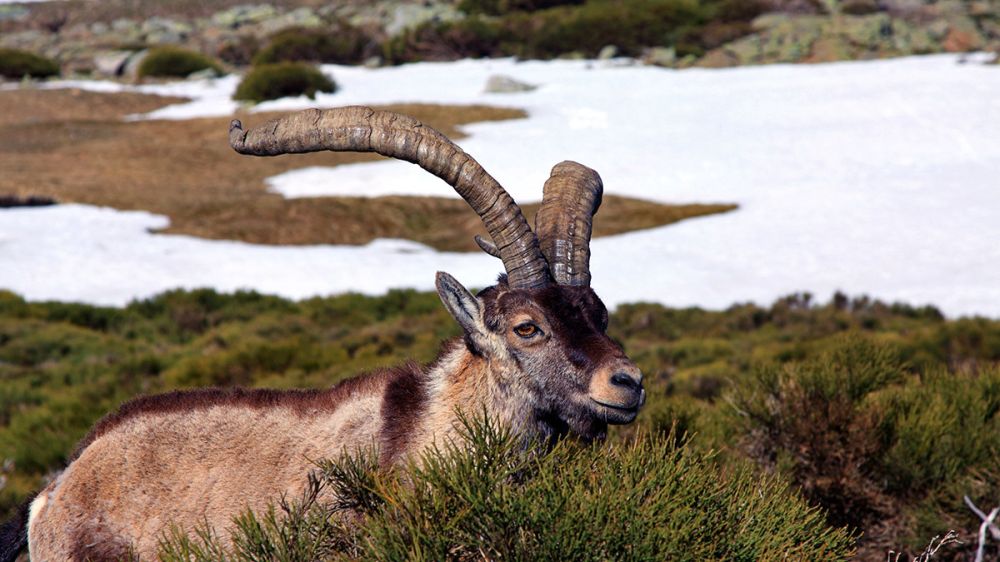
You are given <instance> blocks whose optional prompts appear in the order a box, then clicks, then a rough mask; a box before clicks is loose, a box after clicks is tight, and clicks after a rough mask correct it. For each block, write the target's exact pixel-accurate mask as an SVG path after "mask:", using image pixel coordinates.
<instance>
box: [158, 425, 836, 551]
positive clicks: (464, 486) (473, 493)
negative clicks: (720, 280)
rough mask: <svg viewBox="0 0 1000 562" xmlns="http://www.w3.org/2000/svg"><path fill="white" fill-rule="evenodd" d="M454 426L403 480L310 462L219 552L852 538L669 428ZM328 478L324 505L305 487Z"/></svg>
mask: <svg viewBox="0 0 1000 562" xmlns="http://www.w3.org/2000/svg"><path fill="white" fill-rule="evenodd" d="M466 434H467V438H468V442H467V444H463V446H461V447H454V446H449V447H446V448H445V449H444V450H435V451H431V452H428V453H427V454H425V455H424V456H423V457H422V458H421V459H420V461H419V462H418V463H415V464H413V465H411V466H410V467H409V469H408V471H407V475H406V476H405V478H403V479H402V480H400V479H398V478H397V477H395V476H393V475H390V474H385V473H382V472H379V471H378V469H377V467H376V466H375V463H374V462H373V460H372V459H371V457H370V456H368V457H365V456H362V457H361V458H360V459H345V460H342V461H338V462H329V461H327V462H323V463H321V466H322V470H321V475H320V476H319V477H317V478H315V479H314V480H313V482H312V483H311V485H310V486H309V487H308V491H307V493H306V494H305V495H304V498H303V499H301V500H299V501H297V502H289V501H284V502H281V503H279V507H278V508H277V509H272V510H271V511H269V512H267V513H264V514H259V515H255V514H249V513H248V514H245V515H244V516H242V517H240V518H238V519H237V520H236V521H235V525H234V528H235V533H234V535H233V543H234V545H235V548H234V550H235V551H236V554H234V555H232V556H231V557H229V558H227V559H228V560H262V559H267V560H315V559H319V557H326V558H330V557H334V556H338V555H339V556H340V557H343V558H345V559H360V560H483V559H488V560H582V561H586V560H594V561H599V560H601V561H602V560H748V561H749V560H772V559H795V560H842V559H845V558H847V557H848V556H849V555H850V553H851V552H852V550H853V541H854V539H853V537H852V536H851V535H850V534H849V533H848V532H847V531H845V530H843V529H835V528H831V527H828V526H827V525H826V523H825V522H824V518H823V515H822V514H821V513H820V512H818V511H817V510H815V509H813V508H809V507H808V506H807V505H806V504H805V503H804V502H803V501H802V500H801V499H800V498H799V497H798V496H797V495H796V494H795V493H794V492H792V491H791V490H790V489H789V488H788V486H787V484H784V483H782V482H781V481H779V480H777V479H774V478H768V477H764V478H761V477H760V476H759V474H757V473H756V472H755V471H754V470H753V469H752V468H750V467H748V466H746V465H739V466H734V467H731V468H729V469H726V470H722V469H720V468H719V467H718V466H716V465H715V464H714V462H713V461H712V459H711V458H710V457H706V456H705V455H703V454H700V453H697V452H695V451H693V450H692V449H690V448H689V447H688V446H687V445H685V444H683V443H681V444H678V443H677V442H676V439H674V438H673V436H672V435H650V434H647V433H643V434H641V435H638V436H636V438H635V439H633V440H631V441H629V442H627V443H621V444H617V445H610V446H582V445H578V444H575V443H572V442H563V443H561V444H559V445H558V446H556V447H555V448H554V449H552V450H551V451H549V452H547V453H541V454H534V455H532V454H526V453H524V452H523V451H524V447H523V446H524V444H523V443H521V442H520V441H519V440H518V439H515V438H514V437H512V436H511V435H510V434H509V433H507V432H505V431H504V430H502V429H500V428H498V427H496V426H495V425H493V424H490V423H488V422H467V425H466ZM327 491H332V492H334V493H335V494H336V496H337V499H336V501H335V502H334V503H333V504H332V505H331V504H324V503H323V502H322V500H321V499H317V498H323V497H324V492H327ZM276 513H277V515H276ZM345 518H349V524H345ZM219 545H220V540H219V537H218V535H217V534H215V532H214V531H210V530H202V532H201V533H199V537H196V538H194V539H190V538H185V537H183V536H181V535H180V534H179V533H174V535H173V536H172V537H168V539H167V540H166V541H164V543H163V547H162V548H163V550H162V555H161V556H162V558H161V559H163V560H165V561H173V560H185V561H189V560H206V561H207V560H214V559H218V556H220V554H221V548H220V546H219Z"/></svg>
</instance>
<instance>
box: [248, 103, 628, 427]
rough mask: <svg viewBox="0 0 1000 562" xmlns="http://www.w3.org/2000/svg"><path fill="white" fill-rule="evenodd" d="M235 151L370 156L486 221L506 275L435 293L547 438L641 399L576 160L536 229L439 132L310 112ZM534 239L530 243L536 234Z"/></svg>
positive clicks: (345, 113)
mask: <svg viewBox="0 0 1000 562" xmlns="http://www.w3.org/2000/svg"><path fill="white" fill-rule="evenodd" d="M230 143H231V144H232V146H233V148H234V149H236V150H237V151H238V152H241V153H244V154H254V155H258V156H274V155H279V154H287V153H301V152H314V151H320V150H335V151H361V152H376V153H379V154H382V155H385V156H390V157H394V158H399V159H402V160H406V161H408V162H412V163H415V164H418V165H419V166H421V167H422V168H424V169H425V170H427V171H429V172H431V173H433V174H435V175H436V176H438V177H440V178H442V179H443V180H445V181H446V182H448V184H450V185H451V186H452V187H454V188H455V190H456V191H457V192H458V193H459V194H460V195H461V196H462V197H463V198H464V199H465V200H466V201H467V202H468V203H469V205H471V206H472V208H473V209H474V210H475V211H476V212H477V213H478V214H479V216H480V217H481V218H482V220H483V223H484V225H485V227H486V230H487V232H489V234H490V237H491V238H492V242H489V241H486V240H484V239H482V238H479V237H477V238H476V241H477V242H478V243H479V245H480V247H481V248H482V249H483V250H484V251H486V252H487V253H489V254H491V255H493V256H495V257H497V258H499V259H500V260H502V261H503V264H504V268H505V269H506V275H504V276H501V278H500V281H499V282H498V283H497V284H496V285H494V286H492V287H489V288H487V289H485V290H483V291H482V292H480V293H479V295H478V296H476V295H473V294H472V293H471V292H470V291H469V290H467V289H466V288H465V287H463V286H462V285H461V283H459V282H458V281H457V280H455V279H454V278H453V277H452V276H451V275H448V274H447V273H439V274H438V277H437V289H438V293H439V294H440V296H441V299H442V301H443V302H444V304H445V307H446V308H447V309H448V311H449V312H450V313H451V315H452V316H453V317H454V318H455V320H456V321H457V322H458V324H459V325H460V326H461V327H462V329H463V331H464V332H465V343H466V346H467V347H468V349H469V351H470V352H471V353H472V354H473V355H476V356H478V357H482V358H484V359H485V360H486V362H487V364H488V365H489V376H490V377H492V381H491V384H493V385H494V386H497V387H499V388H502V389H503V390H502V391H503V392H504V393H506V394H507V395H510V396H513V397H516V399H517V403H518V404H520V405H521V406H524V407H526V408H527V409H529V410H530V411H529V412H527V413H529V414H530V418H531V419H530V420H522V421H530V422H533V423H537V424H538V429H540V430H541V431H542V432H543V433H545V434H550V435H551V434H562V433H567V432H569V433H573V434H576V435H579V436H582V437H584V438H595V437H600V436H602V435H603V434H604V433H605V431H606V428H607V425H608V424H609V423H610V424H622V423H629V422H631V421H632V420H634V419H635V417H636V415H637V413H638V411H639V408H640V407H641V406H642V404H643V402H644V401H645V392H644V390H643V388H642V374H641V373H640V372H639V369H638V368H637V367H636V366H635V365H634V364H633V363H632V362H631V361H630V360H629V359H628V357H626V355H625V353H624V352H623V351H622V349H621V347H620V346H619V345H618V344H617V343H615V342H614V341H613V340H612V339H611V338H610V337H608V335H607V333H606V330H607V324H608V311H607V308H605V306H604V304H603V303H602V302H601V299H600V298H598V296H597V294H596V293H594V291H593V290H592V289H591V288H590V269H589V263H590V237H591V224H592V218H593V215H594V213H596V212H597V209H598V207H599V206H600V204H601V194H602V191H603V185H602V183H601V179H600V177H599V176H598V175H597V173H596V172H594V171H593V170H591V169H589V168H587V167H585V166H582V165H580V164H577V163H575V162H562V163H560V164H558V165H556V166H555V168H553V170H552V175H551V177H550V178H549V180H548V181H547V182H546V183H545V188H544V196H543V201H542V206H541V209H540V210H539V212H538V215H537V217H536V229H535V231H533V230H532V229H531V227H530V226H529V225H528V222H527V220H526V219H525V218H524V215H523V214H522V213H521V210H520V208H519V207H518V206H517V204H516V203H514V201H513V199H511V197H510V195H508V194H507V192H506V191H505V190H504V189H503V187H501V186H500V184H499V183H498V182H497V181H496V180H495V179H494V178H493V177H491V176H490V175H489V174H488V173H486V171H485V170H484V169H483V168H482V167H481V166H480V165H479V163H478V162H476V161H475V160H474V159H473V158H472V157H471V156H469V155H468V154H466V153H465V152H463V151H462V149H460V148H459V147H458V146H456V145H455V144H453V143H452V142H451V141H449V140H448V139H447V138H445V137H444V136H443V135H441V134H440V133H438V132H437V131H435V130H433V129H431V128H429V127H426V126H424V125H423V124H421V123H420V122H418V121H416V120H414V119H412V118H410V117H406V116H403V115H399V114H395V113H390V112H384V111H376V110H373V109H371V108H367V107H347V108H341V109H334V110H327V111H319V110H308V111H304V112H301V113H297V114H294V115H290V116H288V117H285V118H282V119H279V120H276V121H272V122H269V123H267V124H264V125H261V126H260V127H256V128H254V129H252V130H250V131H244V130H243V129H242V126H241V124H240V123H239V121H234V122H233V123H232V125H231V127H230ZM536 232H537V236H536Z"/></svg>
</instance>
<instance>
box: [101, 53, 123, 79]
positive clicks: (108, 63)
mask: <svg viewBox="0 0 1000 562" xmlns="http://www.w3.org/2000/svg"><path fill="white" fill-rule="evenodd" d="M131 57H132V51H103V52H98V53H96V54H95V55H94V71H95V72H97V73H98V74H101V75H103V76H111V77H114V76H121V75H122V72H123V70H124V69H125V63H127V62H128V60H129V59H130V58H131Z"/></svg>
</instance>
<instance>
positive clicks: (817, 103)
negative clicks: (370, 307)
mask: <svg viewBox="0 0 1000 562" xmlns="http://www.w3.org/2000/svg"><path fill="white" fill-rule="evenodd" d="M956 61H957V59H956V57H954V56H932V57H919V58H908V59H896V60H889V61H874V62H856V63H838V64H828V65H812V66H807V65H799V66H785V65H776V66H766V67H744V68H738V69H730V70H686V71H670V70H663V69H657V68H648V67H638V66H636V67H621V66H614V65H609V66H602V65H600V64H597V63H592V62H581V61H553V62H525V63H516V62H514V61H511V60H492V61H460V62H456V63H443V64H442V63H437V64H432V63H422V64H414V65H407V66H402V67H397V68H386V69H378V70H370V69H364V68H349V67H337V66H327V67H324V68H325V70H326V71H327V72H330V73H331V74H333V75H334V77H335V78H336V80H337V81H338V83H339V84H340V85H341V91H340V92H338V93H336V94H332V95H319V96H317V99H316V100H315V101H311V100H308V99H305V98H299V99H284V100H278V101H275V102H269V103H265V104H261V105H260V106H258V107H257V108H255V111H267V110H275V109H295V108H302V107H312V106H320V107H324V106H337V105H348V104H385V103H395V102H423V103H461V104H471V103H480V104H491V105H504V106H510V107H521V108H524V109H525V110H527V112H528V113H529V115H530V116H529V118H527V119H522V120H514V121H504V122H497V123H479V124H474V125H469V126H466V127H465V128H464V130H465V131H466V132H468V133H469V134H470V137H469V138H466V139H463V140H462V141H460V144H461V145H462V147H463V148H465V149H466V150H467V151H468V152H469V153H471V154H473V155H474V156H475V157H476V158H477V159H479V160H480V162H482V163H483V165H484V166H485V167H486V168H487V170H489V171H490V172H491V173H493V174H494V175H495V176H496V177H497V179H498V180H500V182H501V183H502V184H504V185H505V186H506V187H507V189H508V190H509V191H510V192H511V193H512V195H514V197H515V198H517V199H518V200H521V201H528V200H537V199H539V198H540V196H541V186H542V183H543V182H544V180H545V178H546V177H547V175H548V171H549V169H550V168H551V166H552V165H553V164H555V163H556V162H558V161H560V160H563V159H573V160H578V161H580V162H583V163H585V164H587V165H589V166H591V167H593V168H595V169H597V170H598V171H599V172H600V173H601V175H602V177H603V178H604V182H605V189H606V192H607V193H610V194H616V195H629V196H635V197H642V198H646V199H652V200H657V201H664V202H736V203H739V204H740V209H739V210H738V211H736V212H733V213H728V214H725V215H718V216H712V217H705V218H701V219H695V220H689V221H685V222H683V223H680V224H677V225H673V226H668V227H663V228H658V229H652V230H647V231H643V232H634V233H630V234H626V235H621V236H615V237H609V238H602V239H598V240H595V241H594V243H593V255H594V258H593V260H594V263H593V267H592V269H593V272H594V286H595V289H596V290H597V291H598V293H599V294H601V296H602V297H603V298H604V299H605V300H606V301H607V302H608V304H612V305H614V304H620V303H624V302H634V301H639V300H652V301H658V302H662V303H665V304H669V305H701V306H706V307H712V308H719V307H724V306H727V305H729V304H731V303H733V302H737V301H747V300H753V301H757V302H759V303H765V304H766V303H769V302H771V301H772V300H774V299H775V298H777V297H779V296H782V295H784V294H788V293H790V292H793V291H801V290H807V291H811V292H813V293H815V294H817V295H819V296H820V297H822V298H826V297H828V296H829V295H830V294H831V293H832V292H833V291H835V290H838V289H839V290H843V291H845V292H847V293H849V294H859V293H868V294H871V295H873V296H876V297H878V298H882V299H888V300H903V301H908V302H911V303H915V304H922V303H933V304H935V305H937V306H939V307H940V308H941V309H942V310H944V311H945V312H946V313H947V314H949V315H953V316H954V315H965V314H985V315H990V316H1000V143H997V142H996V132H997V131H998V130H1000V98H998V97H997V96H996V92H998V91H1000V68H998V67H986V66H982V65H979V64H964V65H960V64H957V62H956ZM492 74H505V75H508V76H511V77H513V78H514V79H516V80H519V81H523V82H528V83H532V84H538V85H540V87H539V88H538V89H537V90H535V91H532V92H526V93H517V94H484V93H482V87H483V85H484V84H485V83H486V80H487V78H488V77H489V76H490V75H492ZM236 81H237V80H236V78H235V77H229V78H223V79H219V80H212V81H200V82H183V83H177V84H167V85H155V86H140V87H127V88H126V87H122V86H118V85H109V84H107V83H96V82H94V83H72V84H71V85H72V86H75V87H86V88H89V89H114V88H125V89H130V90H138V91H145V92H150V93H162V94H168V95H184V96H190V97H193V98H194V101H192V102H190V103H183V104H178V105H174V106H169V107H166V108H162V109H160V110H157V111H155V112H153V113H151V114H147V115H145V116H136V118H191V117H197V116H209V115H229V114H231V113H232V111H233V110H234V108H235V107H236V105H235V104H234V103H233V102H231V101H230V100H229V95H230V94H231V92H232V90H233V88H235V85H236ZM68 84H69V83H65V82H63V83H55V84H54V85H53V87H61V86H66V85H68ZM269 181H270V185H271V189H273V190H275V191H278V192H280V193H283V194H285V195H286V196H288V197H295V196H314V195H324V194H326V195H355V194H362V195H370V196H375V195H383V194H388V193H403V194H429V195H442V196H454V194H453V192H452V191H451V190H450V188H448V187H447V185H445V184H444V183H443V182H441V181H440V180H438V179H436V178H434V177H433V176H430V175H429V174H427V173H426V172H423V171H422V170H420V169H419V168H417V167H415V166H412V165H410V164H405V163H400V162H379V163H373V164H358V165H351V166H343V167H340V168H336V169H324V168H309V169H303V170H296V171H293V172H289V173H287V174H282V175H281V176H277V177H274V178H271V180H269ZM470 212H471V211H470ZM162 224H163V219H162V218H161V217H155V216H153V215H149V214H146V213H120V212H115V211H109V210H105V209H95V208H90V207H82V206H64V207H56V208H48V209H20V210H11V211H3V212H0V263H4V264H8V266H7V267H4V268H3V269H0V286H4V287H9V288H12V289H14V290H16V291H18V292H20V293H23V294H25V295H27V296H28V297H29V298H33V299H70V300H80V301H88V302H100V303H108V304H121V303H124V302H126V301H127V300H129V299H131V298H135V297H140V296H147V295H150V294H153V293H155V292H158V291H161V290H163V289H167V288H170V287H176V286H184V287H193V286H213V287H216V288H219V289H223V290H231V289H236V288H239V287H252V288H256V289H259V290H262V291H267V292H274V293H278V294H282V295H286V296H290V297H302V296H306V295H312V294H323V293H332V292H339V291H347V290H354V291H363V292H367V293H379V292H383V291H385V290H386V289H388V288H391V287H404V286H405V287H416V288H420V289H430V288H431V287H432V286H433V278H434V271H435V270H438V269H443V270H448V271H450V272H451V273H453V274H455V275H456V276H458V278H459V279H461V280H462V281H464V282H466V283H468V284H469V285H478V286H483V285H486V284H489V283H490V282H491V280H492V279H493V277H494V275H495V273H496V272H497V271H498V270H499V262H496V261H494V260H492V258H488V257H486V256H484V255H474V254H447V253H438V252H434V251H433V250H430V249H428V248H425V247H423V246H419V245H415V244H413V243H411V242H402V241H391V242H379V243H376V244H373V245H369V246H365V247H360V248H357V247H336V246H323V247H310V248H302V247H294V248H274V247H261V246H253V245H249V244H241V243H231V242H213V241H204V240H197V239H192V238H188V237H182V236H164V235H155V236H154V235H150V234H148V233H147V232H146V230H147V229H148V228H156V227H160V226H162ZM390 264H391V265H390Z"/></svg>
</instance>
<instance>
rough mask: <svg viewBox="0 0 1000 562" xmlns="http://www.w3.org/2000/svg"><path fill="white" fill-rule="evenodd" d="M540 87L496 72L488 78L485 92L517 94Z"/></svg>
mask: <svg viewBox="0 0 1000 562" xmlns="http://www.w3.org/2000/svg"><path fill="white" fill-rule="evenodd" d="M536 89H538V86H536V85H534V84H528V83H525V82H521V81H519V80H515V79H514V78H511V77H510V76H505V75H503V74H494V75H493V76H490V77H489V79H487V80H486V86H485V87H484V88H483V92H484V93H487V94H515V93H518V92H530V91H532V90H536Z"/></svg>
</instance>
